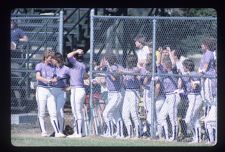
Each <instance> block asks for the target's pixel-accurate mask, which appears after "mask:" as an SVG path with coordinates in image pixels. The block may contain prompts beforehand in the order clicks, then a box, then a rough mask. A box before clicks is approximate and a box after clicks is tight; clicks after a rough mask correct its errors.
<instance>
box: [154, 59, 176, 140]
mask: <svg viewBox="0 0 225 152" xmlns="http://www.w3.org/2000/svg"><path fill="white" fill-rule="evenodd" d="M176 71H177V70H176V67H175V66H174V67H172V62H171V60H170V58H168V57H165V58H164V60H163V62H162V64H158V63H157V72H158V73H159V74H161V73H162V74H174V73H175V74H176ZM160 79H161V81H162V84H163V86H162V87H164V92H165V96H166V99H165V102H164V103H163V106H162V108H161V111H160V114H159V118H158V121H159V125H161V126H160V128H164V131H165V139H166V140H168V141H171V140H176V137H177V129H178V127H177V105H178V103H179V102H180V96H179V95H178V94H177V93H176V90H177V89H178V87H177V86H178V78H177V77H172V76H160ZM167 115H169V119H170V122H171V126H172V137H171V138H169V134H168V124H167V120H166V117H167ZM158 131H159V134H162V130H161V129H160V130H158Z"/></svg>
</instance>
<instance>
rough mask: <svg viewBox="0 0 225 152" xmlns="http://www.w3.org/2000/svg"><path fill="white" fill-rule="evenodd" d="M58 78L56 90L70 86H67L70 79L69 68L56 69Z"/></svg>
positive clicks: (55, 84)
mask: <svg viewBox="0 0 225 152" xmlns="http://www.w3.org/2000/svg"><path fill="white" fill-rule="evenodd" d="M55 76H56V77H57V80H58V81H57V82H56V83H54V84H53V85H54V86H53V87H56V88H65V87H67V86H68V84H67V80H68V79H69V68H68V67H67V66H65V65H63V66H62V67H60V68H58V67H56V75H55Z"/></svg>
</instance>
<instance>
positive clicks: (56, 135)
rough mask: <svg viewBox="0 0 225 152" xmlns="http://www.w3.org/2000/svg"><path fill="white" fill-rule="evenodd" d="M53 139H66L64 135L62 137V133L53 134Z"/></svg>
mask: <svg viewBox="0 0 225 152" xmlns="http://www.w3.org/2000/svg"><path fill="white" fill-rule="evenodd" d="M55 137H56V138H64V137H66V135H64V134H63V133H61V132H59V133H55Z"/></svg>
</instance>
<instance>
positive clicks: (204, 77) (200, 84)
mask: <svg viewBox="0 0 225 152" xmlns="http://www.w3.org/2000/svg"><path fill="white" fill-rule="evenodd" d="M135 45H136V47H137V48H139V50H138V51H137V56H136V55H134V54H130V55H128V56H127V57H126V65H125V67H123V66H121V65H119V64H118V61H117V57H116V55H115V54H113V53H112V52H110V51H109V53H106V54H105V55H104V56H103V57H102V59H101V61H100V64H99V65H98V66H96V67H95V70H97V71H100V72H99V73H104V75H100V77H103V78H104V83H105V84H106V87H107V92H108V98H107V104H106V107H105V109H104V111H103V118H104V122H105V124H106V126H107V129H106V131H105V133H104V134H103V136H104V137H114V136H115V137H118V138H141V137H142V136H143V135H144V134H147V135H148V136H149V137H151V136H153V135H151V131H150V128H153V127H151V125H155V126H154V127H155V128H156V133H157V134H156V136H157V137H158V138H159V139H165V140H166V141H174V140H177V135H178V125H179V124H178V110H179V104H181V103H182V102H184V100H185V99H184V97H186V100H187V102H188V108H187V112H186V113H185V114H184V115H185V119H184V121H185V124H186V126H187V131H188V130H190V131H191V132H192V135H193V142H200V141H201V125H200V118H201V110H202V109H203V110H204V114H205V115H204V124H205V128H206V132H207V137H208V140H209V142H211V143H215V142H216V134H217V126H216V123H217V117H216V114H217V112H216V109H217V104H216V103H217V99H216V97H217V94H216V93H217V92H216V88H217V86H216V84H217V82H216V80H217V79H216V66H215V63H216V62H215V56H214V54H213V53H214V46H213V43H212V39H210V38H209V39H205V40H204V41H203V42H202V45H201V47H202V50H203V55H202V58H201V61H200V65H199V69H198V71H195V65H194V62H193V61H192V60H191V59H184V60H182V61H181V60H179V59H180V57H179V55H178V53H177V52H176V51H174V50H173V51H172V50H170V48H169V47H163V48H161V50H158V51H156V54H155V55H156V64H155V65H156V67H155V68H152V65H153V63H152V62H151V61H152V59H151V58H152V50H151V47H149V46H146V45H145V44H144V40H143V38H142V37H137V38H136V39H135ZM82 55H83V50H81V49H77V50H74V51H72V52H71V53H69V54H67V58H68V61H69V62H70V63H71V64H72V65H73V66H72V68H68V67H66V66H65V65H64V63H63V57H62V55H61V54H60V53H54V52H53V51H47V52H45V54H44V57H43V62H41V63H39V64H37V65H36V68H35V70H36V79H37V80H38V86H37V89H36V98H37V102H38V112H39V122H40V127H41V131H42V136H44V137H46V136H48V135H47V132H46V130H45V125H44V124H45V123H44V116H45V106H46V105H47V108H48V112H49V115H50V120H51V124H52V126H53V128H54V131H55V137H65V135H64V134H63V130H64V119H63V106H64V104H65V100H66V93H65V89H66V88H67V87H68V86H69V85H70V91H71V95H70V102H71V107H72V113H73V117H74V125H73V126H74V127H73V129H74V133H73V134H72V135H69V136H67V137H69V138H73V137H83V131H82V128H83V125H84V116H83V112H82V108H83V104H84V100H85V94H86V93H85V88H84V79H87V78H88V76H87V74H86V66H85V64H84V63H83V62H82V61H81V60H80V59H81V57H82ZM152 69H156V70H155V71H152ZM152 73H155V76H154V77H153V76H152ZM67 79H69V80H70V83H69V85H68V83H67V81H66V80H67ZM98 80H99V79H96V78H95V79H93V80H91V81H92V82H93V83H99V84H102V82H98ZM153 91H154V92H153ZM141 96H142V97H143V103H144V107H145V111H146V122H147V123H146V126H145V127H144V126H143V123H142V121H141V120H140V118H139V116H138V107H139V105H138V104H139V102H140V98H141ZM152 99H154V100H153V101H152ZM152 106H154V107H152ZM152 109H154V111H152ZM152 118H153V120H152ZM168 118H169V122H170V123H168ZM152 122H154V123H153V124H151V123H152ZM114 126H116V127H115V128H116V129H114ZM146 128H147V129H146ZM125 130H126V131H125ZM170 133H171V134H170Z"/></svg>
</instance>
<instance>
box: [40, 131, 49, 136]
mask: <svg viewBox="0 0 225 152" xmlns="http://www.w3.org/2000/svg"><path fill="white" fill-rule="evenodd" d="M41 136H42V137H49V135H48V134H47V132H42V133H41Z"/></svg>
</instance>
